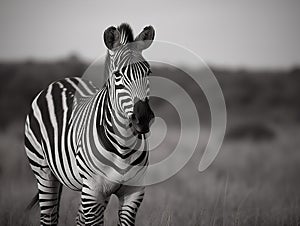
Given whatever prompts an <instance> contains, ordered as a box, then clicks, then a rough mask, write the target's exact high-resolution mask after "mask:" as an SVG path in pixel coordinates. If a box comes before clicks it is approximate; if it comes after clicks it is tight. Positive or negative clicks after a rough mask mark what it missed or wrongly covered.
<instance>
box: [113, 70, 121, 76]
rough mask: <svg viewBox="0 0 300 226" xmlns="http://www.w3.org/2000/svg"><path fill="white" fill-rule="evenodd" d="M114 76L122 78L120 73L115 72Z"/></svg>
mask: <svg viewBox="0 0 300 226" xmlns="http://www.w3.org/2000/svg"><path fill="white" fill-rule="evenodd" d="M114 74H115V76H117V77H121V76H122V74H121V73H120V72H119V71H115V72H114Z"/></svg>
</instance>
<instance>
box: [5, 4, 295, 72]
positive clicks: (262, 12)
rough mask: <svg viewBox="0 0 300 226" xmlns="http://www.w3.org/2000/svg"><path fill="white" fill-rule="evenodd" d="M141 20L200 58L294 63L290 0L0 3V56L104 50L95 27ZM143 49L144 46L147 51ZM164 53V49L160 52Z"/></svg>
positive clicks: (235, 63) (242, 63)
mask: <svg viewBox="0 0 300 226" xmlns="http://www.w3.org/2000/svg"><path fill="white" fill-rule="evenodd" d="M122 22H128V23H129V24H130V25H131V26H132V28H133V30H134V31H135V34H137V33H138V32H140V31H141V30H142V28H143V27H144V26H146V25H149V24H150V25H152V26H153V27H154V28H155V30H156V40H162V41H168V42H173V43H177V44H180V45H182V46H185V47H187V48H188V49H190V50H192V51H194V52H195V53H196V54H198V55H199V56H200V57H202V58H203V59H204V60H205V61H206V62H207V63H209V64H214V65H220V66H228V67H230V66H232V67H249V68H281V67H284V68H288V67H291V66H294V65H300V41H299V40H300V1H298V0H281V1H280V0H248V1H244V0H205V1H204V0H192V1H188V0H185V1H183V0H167V1H162V0H161V1H145V2H143V1H141V0H132V1H131V0H128V1H101V0H65V1H62V0H4V1H3V0H1V3H0V34H1V36H0V60H15V59H17V60H22V59H25V58H33V59H37V60H39V59H40V60H45V59H55V58H58V57H65V56H68V55H69V54H70V53H77V54H78V55H79V56H81V57H83V58H85V59H88V60H93V59H95V58H96V57H98V56H100V55H103V54H104V53H105V46H104V43H103V38H102V37H103V31H104V30H105V29H106V28H107V27H108V26H111V25H114V26H117V25H119V24H120V23H122ZM149 51H151V50H149ZM163 54H167V53H163Z"/></svg>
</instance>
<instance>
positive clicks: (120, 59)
mask: <svg viewBox="0 0 300 226" xmlns="http://www.w3.org/2000/svg"><path fill="white" fill-rule="evenodd" d="M154 33H155V32H154V29H153V27H152V26H147V27H145V28H144V29H143V31H142V32H141V33H140V34H139V35H138V36H137V37H136V38H135V39H134V37H133V33H132V30H131V28H130V26H129V25H128V24H121V25H120V26H119V27H118V28H115V27H109V28H107V29H106V30H105V32H104V42H105V45H106V47H107V48H108V53H107V57H106V65H105V74H106V76H107V77H108V84H109V92H110V99H111V102H112V105H113V106H114V108H115V109H116V110H117V111H118V112H119V113H120V115H122V116H123V117H124V118H126V119H128V122H129V125H130V126H132V128H133V129H134V131H135V132H137V133H140V134H144V133H147V132H149V127H150V125H149V124H150V122H151V120H152V119H153V118H154V113H153V111H152V110H151V108H150V105H149V91H150V87H149V78H148V77H149V74H150V73H151V70H150V65H149V63H148V62H147V61H146V60H145V59H144V57H143V55H142V51H143V50H145V49H147V48H148V47H149V46H150V45H151V43H152V41H153V39H154Z"/></svg>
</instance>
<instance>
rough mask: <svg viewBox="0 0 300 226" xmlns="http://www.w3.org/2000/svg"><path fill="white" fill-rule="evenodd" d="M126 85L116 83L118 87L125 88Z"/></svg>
mask: <svg viewBox="0 0 300 226" xmlns="http://www.w3.org/2000/svg"><path fill="white" fill-rule="evenodd" d="M124 88H125V86H124V85H123V84H119V85H116V89H124Z"/></svg>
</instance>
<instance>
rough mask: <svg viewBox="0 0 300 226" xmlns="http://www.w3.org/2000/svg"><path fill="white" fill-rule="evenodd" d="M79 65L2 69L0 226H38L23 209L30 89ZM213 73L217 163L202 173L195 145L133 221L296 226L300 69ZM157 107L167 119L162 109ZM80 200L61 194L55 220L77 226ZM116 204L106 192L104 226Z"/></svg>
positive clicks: (158, 154)
mask: <svg viewBox="0 0 300 226" xmlns="http://www.w3.org/2000/svg"><path fill="white" fill-rule="evenodd" d="M85 66H86V65H78V63H76V62H75V63H74V62H73V63H72V62H60V63H59V62H55V63H53V64H45V65H43V64H41V63H35V62H28V63H25V64H20V65H13V64H12V65H0V74H1V75H3V76H0V77H1V81H2V83H1V85H0V86H1V87H0V88H1V89H0V108H1V109H5V110H6V111H3V110H1V111H0V126H1V129H0V185H1V186H0V225H3V226H11V225H13V226H15V225H21V226H22V225H24V226H29V225H38V224H39V209H38V208H36V209H33V210H31V211H29V212H26V211H24V210H25V207H26V206H27V205H28V204H29V202H30V200H31V199H32V197H33V196H34V194H35V193H36V191H37V187H36V183H35V179H34V177H33V174H32V172H31V170H30V167H29V164H28V161H27V158H26V155H25V151H24V148H23V141H22V139H23V134H24V131H23V125H24V122H23V118H24V115H25V112H26V110H27V108H28V106H29V102H30V100H31V99H32V97H33V95H34V94H35V93H36V92H38V90H40V89H41V88H42V87H44V86H46V84H48V82H49V81H50V80H54V79H55V78H59V77H60V76H61V75H81V74H82V71H83V70H84V68H85ZM78 67H79V68H78ZM161 70H165V69H161ZM153 71H154V72H155V70H153ZM161 72H163V71H161ZM176 73H177V72H176ZM53 74H54V77H53ZM171 74H172V75H173V74H174V73H173V72H172V73H171ZM216 74H217V78H218V79H219V82H220V84H221V87H222V89H223V91H224V96H225V100H226V104H227V109H228V131H227V136H226V137H225V141H224V143H223V145H222V148H221V150H220V153H219V154H218V157H217V159H216V160H215V161H214V162H213V164H212V165H211V166H210V167H209V168H208V169H207V170H206V171H205V172H203V173H200V172H198V171H197V168H198V164H199V161H200V158H201V154H202V153H201V151H200V150H199V151H197V152H196V153H194V155H193V157H192V159H191V160H190V161H189V162H188V164H187V165H186V166H185V167H184V168H183V169H182V170H181V171H180V172H179V173H177V174H176V175H175V176H174V177H172V178H170V179H169V180H167V181H165V182H163V183H160V184H156V185H153V186H149V187H148V188H147V190H146V195H145V199H144V201H143V203H142V205H141V208H140V210H139V212H138V216H137V220H136V221H137V222H136V225H137V226H140V225H142V226H151V225H152V226H167V225H170V226H213V225H214V226H219V225H220V226H231V225H234V226H235V225H240V226H244V225H245V226H269V225H270V226H294V225H300V180H299V172H300V165H299V162H300V152H299V147H300V140H299V139H297V136H298V134H299V133H300V126H299V122H300V118H299V110H300V108H299V95H300V92H299V90H300V86H299V84H300V83H299V70H295V71H292V72H287V73H282V74H280V73H278V74H276V73H273V74H272V73H271V74H269V75H267V74H266V75H264V74H260V73H258V72H255V73H254V72H253V73H250V72H249V73H248V72H239V71H237V72H236V74H234V73H233V72H230V71H227V72H226V71H216ZM4 75H5V76H4ZM7 75H10V76H7ZM41 75H42V76H43V77H41ZM25 76H27V77H25ZM51 76H52V77H51ZM30 79H31V80H30ZM28 80H30V81H31V82H27V81H28ZM24 81H26V82H27V83H26V86H24ZM27 84H28V85H27ZM186 85H189V84H186ZM191 93H192V94H193V97H195V101H196V102H197V103H198V104H199V106H198V107H199V109H201V111H203V112H202V113H203V114H207V112H206V109H208V106H207V104H206V105H205V101H203V100H205V98H204V97H201V96H200V95H199V96H197V95H198V93H193V90H192V89H191ZM171 95H172V94H171ZM202 96H203V95H202ZM160 109H164V106H162V107H161V108H160ZM164 113H165V115H166V117H171V116H170V114H168V111H167V110H166V109H165V112H164ZM202 113H201V114H202ZM208 115H209V114H208ZM207 120H209V117H207ZM206 124H209V123H206ZM206 124H205V123H204V125H206ZM202 125H203V124H202ZM175 132H176V131H175ZM202 132H203V134H202V136H201V139H202V138H203V137H204V138H205V139H206V137H207V134H208V131H207V130H205V128H203V127H202V128H201V133H202ZM174 134H175V133H174ZM172 138H173V140H172ZM175 138H176V137H175V136H172V135H171V136H170V140H168V141H166V142H165V144H164V145H161V147H160V150H157V151H155V152H153V153H152V152H151V155H153V158H154V159H155V160H156V161H157V160H159V159H162V158H165V157H167V156H168V154H169V153H170V151H171V150H170V147H171V146H174V142H176V139H175ZM205 139H202V140H201V141H202V142H203V143H202V145H205V141H206V140H205ZM188 148H189V146H188V145H187V146H186V149H188ZM200 149H201V148H200ZM182 151H184V149H183V150H182ZM79 196H80V194H79V193H76V192H72V191H70V190H68V189H64V190H63V195H62V201H61V208H60V221H59V225H74V224H75V217H76V212H77V208H78V204H79V198H80V197H79ZM117 209H118V200H117V199H116V197H112V199H111V202H110V204H109V206H108V207H107V211H106V213H105V220H106V225H108V226H110V225H116V224H117Z"/></svg>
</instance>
